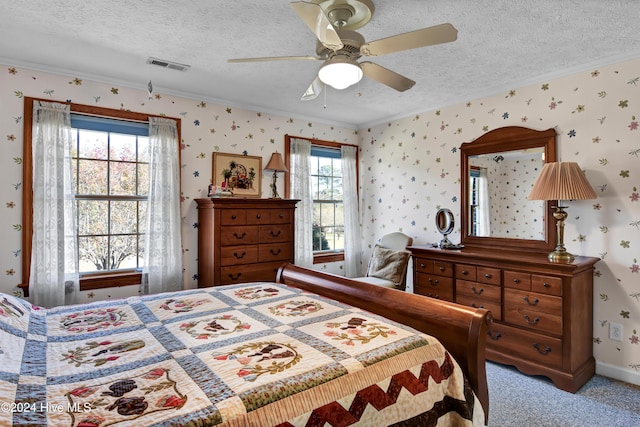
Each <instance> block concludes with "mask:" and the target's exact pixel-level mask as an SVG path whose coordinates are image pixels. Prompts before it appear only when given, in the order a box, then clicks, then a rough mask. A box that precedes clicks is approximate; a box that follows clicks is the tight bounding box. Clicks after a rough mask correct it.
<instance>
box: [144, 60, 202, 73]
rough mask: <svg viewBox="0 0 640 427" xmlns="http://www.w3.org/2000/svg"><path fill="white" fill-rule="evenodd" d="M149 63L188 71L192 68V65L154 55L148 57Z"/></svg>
mask: <svg viewBox="0 0 640 427" xmlns="http://www.w3.org/2000/svg"><path fill="white" fill-rule="evenodd" d="M147 64H151V65H157V66H159V67H164V68H170V69H172V70H178V71H187V70H188V69H189V68H191V65H186V64H179V63H177V62H172V61H167V60H164V59H158V58H153V57H149V59H147Z"/></svg>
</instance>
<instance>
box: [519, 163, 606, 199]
mask: <svg viewBox="0 0 640 427" xmlns="http://www.w3.org/2000/svg"><path fill="white" fill-rule="evenodd" d="M597 197H598V196H597V195H596V192H595V191H594V190H593V188H592V187H591V185H590V184H589V181H587V178H586V177H585V176H584V172H582V169H580V166H578V164H577V163H576V162H549V163H545V164H544V166H543V167H542V171H541V172H540V176H539V177H538V180H537V181H536V183H535V184H534V185H533V188H532V189H531V193H530V194H529V197H528V199H529V200H584V199H595V198H597Z"/></svg>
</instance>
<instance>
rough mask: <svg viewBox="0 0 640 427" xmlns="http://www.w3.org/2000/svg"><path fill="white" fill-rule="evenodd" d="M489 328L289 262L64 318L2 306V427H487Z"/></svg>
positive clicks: (7, 302)
mask: <svg viewBox="0 0 640 427" xmlns="http://www.w3.org/2000/svg"><path fill="white" fill-rule="evenodd" d="M489 321H490V319H489V313H488V312H487V311H486V310H483V309H472V308H467V307H463V306H459V305H456V304H452V303H446V302H441V301H438V300H434V299H430V298H426V297H422V296H419V295H413V294H407V293H404V292H401V291H396V290H393V289H386V288H381V287H376V286H373V285H368V284H365V283H359V282H355V281H352V280H349V279H345V278H342V277H339V276H334V275H331V274H326V273H322V272H318V271H313V270H308V269H303V268H300V267H296V266H293V265H291V264H287V265H284V266H283V267H282V268H280V269H279V271H278V273H277V277H276V280H275V282H254V283H242V284H234V285H227V286H217V287H211V288H201V289H191V290H185V291H180V292H173V293H165V294H156V295H146V296H139V297H130V298H126V299H122V300H115V301H101V302H95V303H89V304H80V305H75V306H65V307H56V308H53V309H39V308H37V307H33V306H31V305H30V304H29V303H28V302H27V301H25V300H23V299H20V298H16V297H13V296H10V295H0V409H1V410H0V425H38V426H44V425H48V426H72V427H102V426H107V425H109V426H114V425H115V426H131V425H136V426H163V427H164V426H208V425H211V426H238V427H240V426H248V425H254V426H260V427H261V426H282V427H285V426H286V427H289V426H298V425H300V426H324V425H331V426H334V427H338V426H351V425H363V426H365V425H375V426H378V425H398V426H400V425H420V426H435V425H440V426H442V425H451V426H471V425H473V426H476V425H485V424H486V420H487V418H488V408H489V407H488V391H487V382H486V375H485V359H484V357H485V350H484V348H485V337H486V332H487V327H488V322H489ZM405 325H407V326H409V327H410V328H407V326H405ZM434 338H436V339H434Z"/></svg>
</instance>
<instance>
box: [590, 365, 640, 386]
mask: <svg viewBox="0 0 640 427" xmlns="http://www.w3.org/2000/svg"><path fill="white" fill-rule="evenodd" d="M596 374H598V375H602V376H603V377H609V378H613V379H614V380H619V381H624V382H626V383H629V384H635V385H637V386H640V372H638V371H633V370H631V369H625V368H621V367H620V366H616V365H611V364H609V363H604V362H598V361H597V360H596Z"/></svg>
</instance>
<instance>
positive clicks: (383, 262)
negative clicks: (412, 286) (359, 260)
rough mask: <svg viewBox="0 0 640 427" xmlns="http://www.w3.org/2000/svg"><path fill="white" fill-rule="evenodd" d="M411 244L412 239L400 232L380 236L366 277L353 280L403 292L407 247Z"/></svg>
mask: <svg viewBox="0 0 640 427" xmlns="http://www.w3.org/2000/svg"><path fill="white" fill-rule="evenodd" d="M412 243H413V238H411V237H409V236H407V235H406V234H403V233H400V232H394V233H390V234H387V235H385V236H382V238H381V239H380V241H379V242H378V243H377V244H376V245H375V247H374V248H373V253H372V254H371V259H370V260H369V264H368V265H367V273H366V276H364V277H355V278H354V280H357V281H359V282H366V283H370V284H372V285H378V286H384V287H386V288H395V289H400V290H402V291H404V290H405V289H406V286H407V284H406V279H407V268H408V266H409V259H410V258H411V252H409V251H408V250H407V246H411V244H412Z"/></svg>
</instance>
